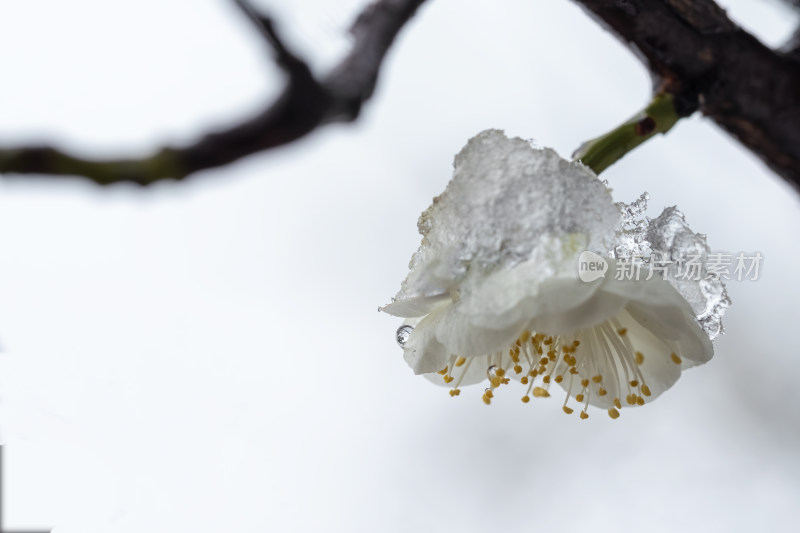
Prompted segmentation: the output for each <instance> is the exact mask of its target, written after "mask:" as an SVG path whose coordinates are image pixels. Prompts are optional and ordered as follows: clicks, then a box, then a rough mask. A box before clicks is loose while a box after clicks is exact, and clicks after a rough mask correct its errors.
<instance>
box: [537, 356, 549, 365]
mask: <svg viewBox="0 0 800 533" xmlns="http://www.w3.org/2000/svg"><path fill="white" fill-rule="evenodd" d="M549 362H550V360H549V359H548V358H547V357H542V358H541V359H539V364H540V365H546V364H547V363H549Z"/></svg>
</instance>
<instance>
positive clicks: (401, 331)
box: [395, 325, 414, 348]
mask: <svg viewBox="0 0 800 533" xmlns="http://www.w3.org/2000/svg"><path fill="white" fill-rule="evenodd" d="M412 331H414V328H413V327H412V326H409V325H405V326H400V327H399V328H397V334H396V336H395V338H396V339H397V344H398V345H399V346H400V347H401V348H405V347H406V343H407V342H408V338H409V337H411V332H412Z"/></svg>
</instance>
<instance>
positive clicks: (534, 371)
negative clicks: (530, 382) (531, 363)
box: [528, 368, 539, 378]
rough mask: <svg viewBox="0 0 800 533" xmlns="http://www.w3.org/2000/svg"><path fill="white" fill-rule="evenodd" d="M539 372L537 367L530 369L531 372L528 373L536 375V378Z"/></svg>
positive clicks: (532, 375)
mask: <svg viewBox="0 0 800 533" xmlns="http://www.w3.org/2000/svg"><path fill="white" fill-rule="evenodd" d="M538 374H539V372H538V371H537V370H536V369H535V368H532V369H531V371H530V372H528V375H529V376H531V377H534V378H535V377H536V376H537V375H538Z"/></svg>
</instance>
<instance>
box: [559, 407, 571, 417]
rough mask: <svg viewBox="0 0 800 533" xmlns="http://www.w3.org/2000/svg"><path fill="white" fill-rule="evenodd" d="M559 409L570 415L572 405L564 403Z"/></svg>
mask: <svg viewBox="0 0 800 533" xmlns="http://www.w3.org/2000/svg"><path fill="white" fill-rule="evenodd" d="M561 410H562V411H564V412H565V413H567V414H568V415H571V414H572V411H573V409H572V407H567V406H566V405H565V406H564V407H562V408H561Z"/></svg>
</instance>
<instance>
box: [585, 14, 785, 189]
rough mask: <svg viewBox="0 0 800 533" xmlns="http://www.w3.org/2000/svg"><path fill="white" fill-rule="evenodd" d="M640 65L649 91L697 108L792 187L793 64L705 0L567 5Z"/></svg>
mask: <svg viewBox="0 0 800 533" xmlns="http://www.w3.org/2000/svg"><path fill="white" fill-rule="evenodd" d="M575 1H576V2H578V3H579V4H581V5H582V6H583V7H584V8H585V9H586V10H587V11H588V12H589V13H590V14H591V15H592V16H593V17H595V18H596V19H597V20H598V21H599V22H600V23H601V24H603V25H604V26H605V27H607V28H608V29H610V30H611V31H613V32H614V33H615V34H616V35H617V36H618V37H619V38H620V39H621V40H622V41H623V42H624V43H626V44H627V45H628V46H629V47H630V48H631V49H632V50H633V51H634V52H635V53H636V54H637V55H638V56H639V57H640V58H641V59H642V60H643V61H644V62H645V64H646V65H647V67H648V68H649V69H650V72H651V74H652V75H653V79H654V85H655V90H656V91H659V90H666V91H668V92H671V93H673V94H675V95H676V97H677V101H678V102H679V103H680V106H681V108H680V112H681V113H682V114H684V115H689V114H691V113H692V112H694V111H695V110H697V109H699V110H700V111H702V112H703V113H704V114H705V115H706V116H708V117H710V118H711V119H712V120H713V121H714V122H716V123H717V124H718V125H719V126H720V127H722V128H723V129H725V130H726V131H728V132H729V133H730V134H732V135H733V136H735V137H736V138H737V139H738V140H739V141H740V142H741V143H742V144H743V145H745V146H746V147H747V148H749V149H750V150H752V151H753V152H754V153H755V154H757V155H758V156H759V157H760V158H761V159H762V160H763V161H764V162H765V163H766V164H767V165H769V166H770V167H771V168H772V169H773V170H774V171H775V172H777V173H778V174H780V175H781V176H783V177H784V178H785V179H786V180H788V181H789V182H791V183H792V184H793V185H794V186H795V187H797V188H800V62H798V61H797V60H796V59H795V58H793V57H792V56H791V55H790V54H788V53H785V52H780V51H773V50H770V49H769V48H767V47H766V46H764V45H763V44H762V43H761V42H759V41H758V40H757V39H756V38H754V37H753V36H752V35H750V34H749V33H747V32H746V31H744V30H742V29H741V28H739V27H738V26H737V25H736V24H734V23H733V22H732V21H731V20H730V19H729V18H728V17H727V15H726V14H725V11H724V10H722V9H721V8H719V7H718V6H717V5H716V3H715V2H713V1H712V0H575Z"/></svg>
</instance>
